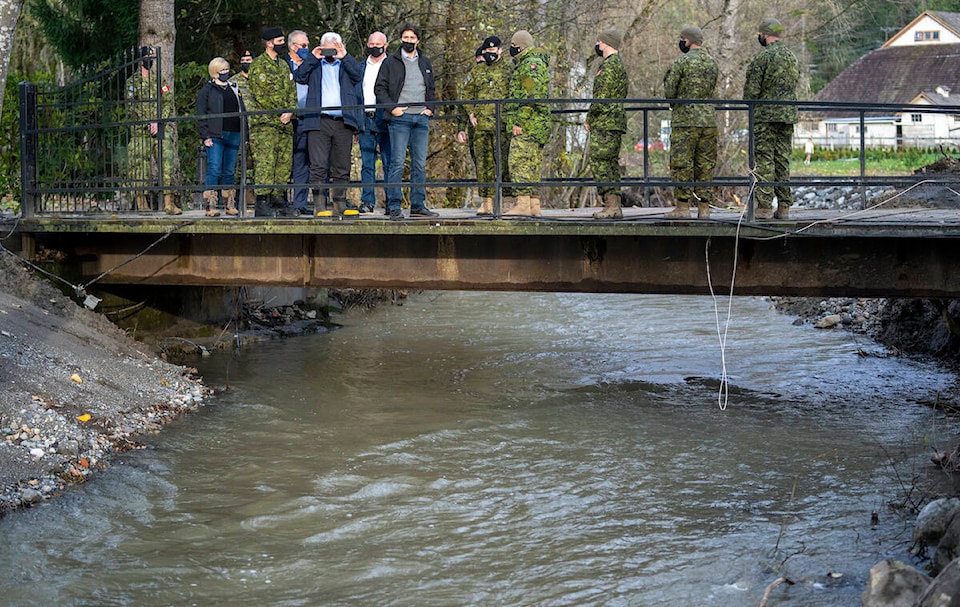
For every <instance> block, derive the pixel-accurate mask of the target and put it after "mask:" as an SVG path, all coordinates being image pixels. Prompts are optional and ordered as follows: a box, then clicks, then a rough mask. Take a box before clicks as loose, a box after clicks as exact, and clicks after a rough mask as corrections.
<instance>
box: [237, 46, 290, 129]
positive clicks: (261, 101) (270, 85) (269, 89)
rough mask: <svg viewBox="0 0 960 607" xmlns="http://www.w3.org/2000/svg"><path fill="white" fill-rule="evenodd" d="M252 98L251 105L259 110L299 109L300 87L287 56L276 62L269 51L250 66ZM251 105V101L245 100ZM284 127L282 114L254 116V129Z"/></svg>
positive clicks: (252, 122) (248, 106)
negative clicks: (259, 127)
mask: <svg viewBox="0 0 960 607" xmlns="http://www.w3.org/2000/svg"><path fill="white" fill-rule="evenodd" d="M249 74H250V78H249V79H248V82H249V83H250V99H252V101H253V103H252V104H248V105H247V109H250V108H251V106H252V107H254V108H256V109H258V110H287V109H288V110H295V109H296V107H297V85H296V84H295V83H294V82H293V73H292V72H291V71H290V64H289V63H287V60H286V59H285V58H283V57H280V56H278V57H277V59H276V60H273V59H271V58H270V55H268V54H267V53H266V52H263V53H260V54H259V55H258V56H257V58H256V59H254V60H253V63H251V64H250V72H249ZM244 103H245V104H247V100H246V99H244ZM254 124H256V125H267V124H269V125H276V126H278V127H279V126H281V123H280V115H279V114H263V115H260V116H251V117H250V126H253V125H254Z"/></svg>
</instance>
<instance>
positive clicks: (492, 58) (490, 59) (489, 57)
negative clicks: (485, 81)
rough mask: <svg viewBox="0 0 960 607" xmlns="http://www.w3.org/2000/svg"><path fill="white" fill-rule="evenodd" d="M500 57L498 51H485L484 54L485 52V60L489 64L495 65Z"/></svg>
mask: <svg viewBox="0 0 960 607" xmlns="http://www.w3.org/2000/svg"><path fill="white" fill-rule="evenodd" d="M499 58H500V56H499V55H497V54H496V53H484V54H483V60H484V62H485V63H486V64H487V65H493V64H494V63H496V62H497V59H499Z"/></svg>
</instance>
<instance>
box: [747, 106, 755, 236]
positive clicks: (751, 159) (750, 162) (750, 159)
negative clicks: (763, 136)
mask: <svg viewBox="0 0 960 607" xmlns="http://www.w3.org/2000/svg"><path fill="white" fill-rule="evenodd" d="M753 108H754V104H753V102H751V101H747V168H748V169H749V172H750V195H749V196H747V221H753V207H754V204H753V200H754V195H755V194H754V193H755V191H756V189H757V159H756V156H755V151H756V150H755V147H754V139H753V126H754V122H753Z"/></svg>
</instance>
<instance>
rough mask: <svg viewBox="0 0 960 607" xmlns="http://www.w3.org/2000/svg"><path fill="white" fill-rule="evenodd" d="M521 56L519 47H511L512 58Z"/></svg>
mask: <svg viewBox="0 0 960 607" xmlns="http://www.w3.org/2000/svg"><path fill="white" fill-rule="evenodd" d="M519 54H520V47H519V46H511V47H510V56H511V57H516V56H517V55H519Z"/></svg>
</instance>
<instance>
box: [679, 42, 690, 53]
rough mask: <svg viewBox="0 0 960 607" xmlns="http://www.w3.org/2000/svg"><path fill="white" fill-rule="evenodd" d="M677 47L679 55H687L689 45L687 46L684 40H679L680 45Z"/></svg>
mask: <svg viewBox="0 0 960 607" xmlns="http://www.w3.org/2000/svg"><path fill="white" fill-rule="evenodd" d="M678 46H679V47H680V52H681V53H684V54H686V53H689V52H690V45H689V44H687V41H686V40H681V41H680V44H679V45H678Z"/></svg>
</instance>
